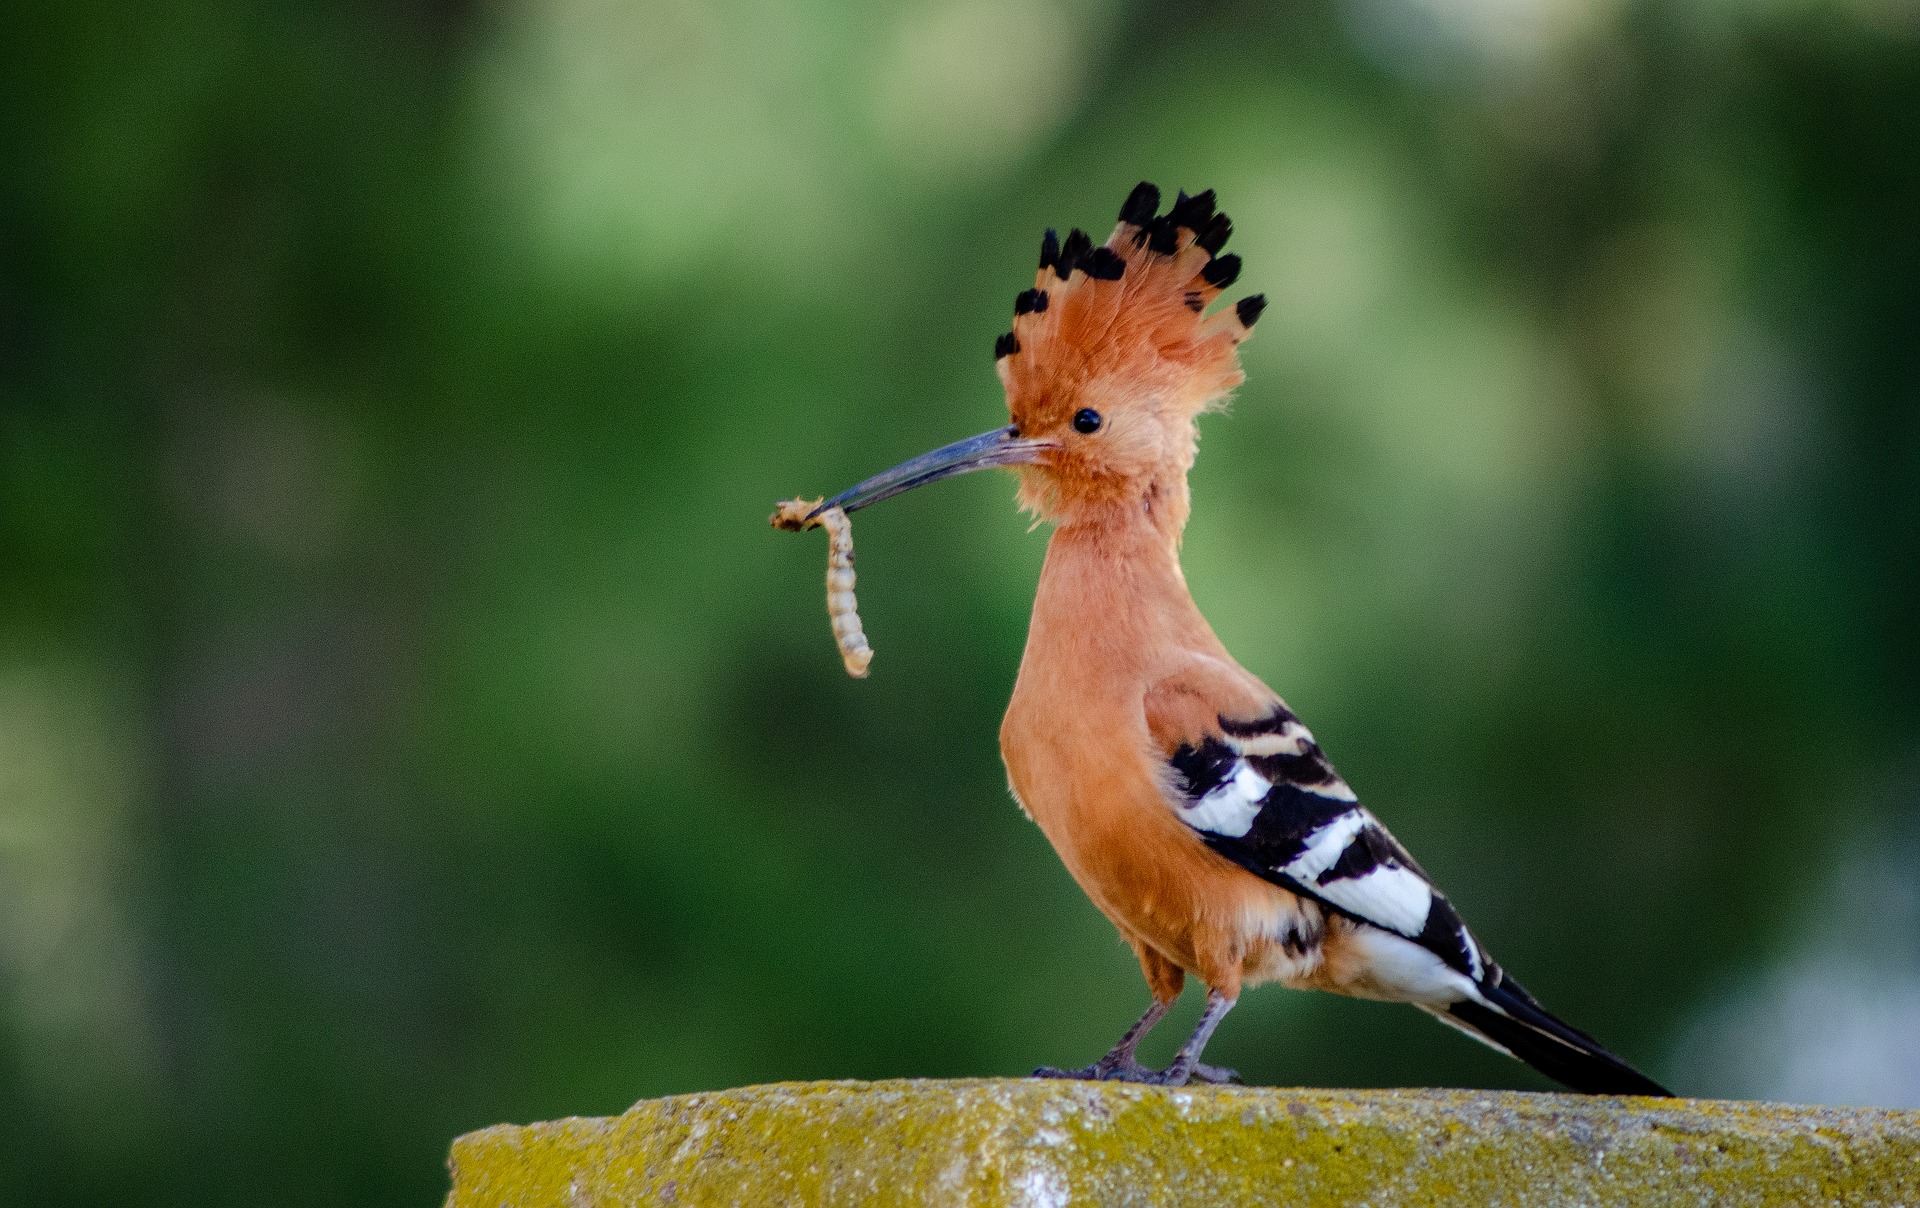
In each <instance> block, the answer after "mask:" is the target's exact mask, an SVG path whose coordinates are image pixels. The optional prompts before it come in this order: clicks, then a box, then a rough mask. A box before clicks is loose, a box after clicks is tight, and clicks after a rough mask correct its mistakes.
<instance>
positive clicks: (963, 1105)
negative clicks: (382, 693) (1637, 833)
mask: <svg viewBox="0 0 1920 1208" xmlns="http://www.w3.org/2000/svg"><path fill="white" fill-rule="evenodd" d="M448 1165H449V1167H450V1168H451V1169H452V1172H453V1192H452V1194H451V1195H450V1196H448V1198H447V1205H448V1208H502V1206H503V1205H505V1206H511V1208H545V1206H547V1205H551V1206H553V1208H589V1206H591V1208H611V1206H612V1205H638V1204H649V1205H651V1204H682V1205H705V1204H738V1205H746V1206H756V1208H757V1206H759V1205H780V1204H861V1205H887V1204H903V1205H904V1204H913V1205H920V1204H964V1205H978V1206H981V1208H987V1206H997V1205H1008V1206H1012V1205H1020V1206H1023V1208H1064V1206H1065V1205H1069V1204H1074V1205H1078V1204H1100V1205H1105V1204H1126V1205H1133V1204H1141V1205H1146V1204H1283V1205H1308V1204H1356V1203H1362V1202H1364V1203H1368V1204H1375V1205H1385V1204H1420V1205H1428V1204H1462V1205H1466V1204H1471V1205H1489V1204H1515V1205H1519V1204H1525V1205H1529V1206H1532V1205H1548V1204H1583V1205H1588V1204H1623V1205H1624V1204H1632V1205H1648V1204H1661V1205H1668V1204H1701V1205H1708V1204H1711V1205H1728V1204H1768V1205H1796V1206H1798V1205H1815V1204H1823V1205H1824V1204H1844V1205H1873V1204H1886V1205H1896V1204H1899V1205H1917V1204H1920V1112H1911V1111H1886V1110H1879V1109H1871V1108H1829V1107H1795V1106H1788V1105H1782V1104H1771V1103H1733V1102H1721V1101H1717V1100H1703V1099H1686V1100H1677V1101H1676V1100H1659V1099H1596V1098H1589V1097H1586V1096H1581V1095H1548V1094H1523V1093H1519V1092H1511V1091H1503V1092H1492V1091H1436V1090H1393V1091H1334V1090H1287V1089H1275V1088H1269V1087H1200V1088H1190V1089H1186V1090H1175V1091H1169V1090H1163V1089H1160V1088H1155V1087H1140V1086H1127V1085H1121V1084H1114V1083H1106V1084H1098V1085H1090V1084H1087V1083H1067V1082H1039V1081H988V1080H983V1081H967V1082H929V1081H897V1082H805V1083H784V1084H780V1085H776V1086H754V1087H745V1088H742V1089H740V1090H730V1091H715V1092H712V1093H708V1094H697V1095H678V1096H674V1097H673V1098H668V1099H652V1100H642V1101H641V1102H639V1103H637V1104H635V1105H634V1106H633V1108H632V1109H631V1110H630V1111H628V1112H627V1113H626V1114H625V1115H623V1116H619V1117H614V1118H608V1119H582V1118H575V1119H570V1120H559V1121H555V1122H552V1123H548V1124H531V1125H526V1126H524V1127H517V1126H513V1125H499V1126H496V1127H494V1128H487V1129H482V1130H480V1131H479V1132H474V1133H469V1134H467V1135H466V1136H464V1137H461V1138H460V1139H459V1140H457V1141H455V1142H454V1144H453V1154H452V1157H451V1158H450V1160H449V1162H448Z"/></svg>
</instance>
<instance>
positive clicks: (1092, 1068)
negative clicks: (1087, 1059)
mask: <svg viewBox="0 0 1920 1208" xmlns="http://www.w3.org/2000/svg"><path fill="white" fill-rule="evenodd" d="M1033 1076H1034V1077H1035V1078H1071V1079H1075V1080H1076V1081H1080V1082H1152V1081H1153V1080H1154V1079H1155V1078H1157V1077H1159V1074H1158V1073H1156V1072H1155V1071H1153V1070H1150V1069H1148V1068H1147V1067H1146V1066H1144V1065H1141V1064H1140V1063H1139V1062H1137V1061H1107V1060H1104V1059H1102V1060H1100V1061H1096V1062H1094V1063H1093V1064H1092V1065H1086V1066H1081V1067H1080V1068H1079V1069H1077V1070H1063V1069H1061V1068H1060V1067H1058V1066H1052V1065H1043V1066H1041V1067H1040V1068H1039V1069H1037V1070H1035V1071H1033Z"/></svg>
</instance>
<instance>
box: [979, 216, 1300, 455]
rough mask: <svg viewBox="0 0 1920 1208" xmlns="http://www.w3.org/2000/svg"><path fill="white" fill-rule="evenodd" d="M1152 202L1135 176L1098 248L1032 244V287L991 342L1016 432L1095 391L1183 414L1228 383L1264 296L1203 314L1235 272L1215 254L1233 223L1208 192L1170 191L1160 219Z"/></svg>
mask: <svg viewBox="0 0 1920 1208" xmlns="http://www.w3.org/2000/svg"><path fill="white" fill-rule="evenodd" d="M1159 206H1160V190H1159V189H1157V188H1155V187H1154V186H1153V185H1151V184H1149V183H1147V182H1146V181H1142V182H1140V184H1139V185H1137V186H1135V188H1134V190H1133V192H1132V193H1131V194H1129V195H1128V197H1127V203H1126V205H1125V206H1123V207H1121V210H1120V222H1119V225H1117V226H1115V227H1114V228H1113V234H1112V235H1111V236H1109V237H1108V239H1107V241H1106V243H1104V244H1102V245H1100V246H1098V247H1095V246H1094V244H1093V240H1092V239H1091V238H1090V237H1088V235H1087V234H1086V232H1084V231H1081V230H1077V229H1076V230H1073V231H1071V232H1069V233H1068V235H1067V237H1066V239H1065V240H1064V241H1062V240H1061V239H1060V238H1059V236H1058V235H1056V234H1055V233H1054V232H1053V231H1048V232H1047V233H1046V237H1045V238H1044V239H1042V240H1041V243H1040V269H1039V272H1038V273H1037V274H1035V276H1034V282H1033V288H1032V289H1029V290H1027V291H1025V292H1023V293H1022V294H1020V295H1019V296H1018V297H1017V298H1015V299H1014V303H1013V314H1014V318H1013V330H1012V331H1010V332H1007V333H1006V334H1005V335H1003V336H1001V337H1000V339H999V341H998V342H997V343H996V345H995V347H994V357H995V361H996V367H997V368H998V370H999V373H1000V381H1001V384H1002V385H1004V386H1005V387H1006V389H1007V401H1008V406H1009V407H1010V408H1011V409H1012V411H1013V414H1014V418H1015V420H1016V422H1018V423H1019V424H1020V426H1021V428H1022V429H1023V430H1025V429H1028V428H1032V429H1034V430H1036V431H1037V430H1042V429H1046V428H1050V427H1053V426H1056V425H1058V424H1060V423H1064V422H1065V421H1066V418H1067V417H1068V416H1070V415H1071V414H1073V412H1074V411H1075V410H1076V409H1077V408H1078V407H1079V406H1081V405H1082V404H1081V400H1082V399H1083V397H1084V396H1085V395H1087V394H1088V392H1089V390H1090V388H1094V387H1096V385H1104V386H1106V387H1107V388H1108V389H1122V390H1125V391H1126V392H1127V393H1128V394H1129V395H1131V396H1134V397H1146V396H1151V397H1152V398H1154V399H1155V401H1156V402H1157V403H1158V405H1160V406H1161V407H1165V408H1170V409H1174V410H1177V411H1179V412H1184V413H1185V414H1186V415H1188V416H1192V415H1197V414H1199V413H1200V412H1202V411H1204V410H1206V409H1208V408H1209V407H1214V406H1218V405H1220V404H1221V403H1223V402H1224V401H1225V400H1226V398H1227V396H1228V395H1229V394H1230V393H1232V391H1233V389H1234V387H1236V386H1238V385H1239V384H1240V382H1241V376H1242V375H1241V373H1240V358H1239V355H1238V352H1237V351H1236V349H1237V348H1238V346H1239V343H1240V341H1241V340H1244V339H1245V338H1246V337H1247V334H1248V332H1249V331H1251V330H1252V327H1253V324H1254V321H1255V320H1257V319H1258V318H1259V317H1260V312H1261V310H1262V309H1263V308H1264V307H1265V306H1266V299H1265V298H1263V297H1261V296H1260V295H1257V294H1256V295H1254V296H1252V297H1248V298H1242V299H1241V300H1240V301H1239V303H1237V304H1236V305H1234V306H1231V307H1228V308H1226V309H1224V310H1221V311H1219V312H1218V313H1215V314H1212V315H1209V314H1207V313H1206V311H1207V307H1208V306H1209V305H1210V304H1211V303H1212V302H1213V301H1214V300H1215V299H1216V298H1218V297H1219V296H1220V293H1221V291H1222V290H1224V289H1226V288H1227V287H1229V286H1231V285H1232V284H1233V282H1234V280H1235V279H1236V278H1237V277H1239V275H1240V257H1238V256H1235V255H1232V254H1231V253H1229V254H1226V255H1222V254H1221V252H1220V249H1221V247H1222V246H1224V245H1225V243H1226V242H1227V236H1228V235H1229V234H1230V233H1231V232H1232V230H1233V223H1232V222H1231V221H1230V220H1229V219H1228V218H1227V216H1226V215H1225V214H1222V213H1218V212H1216V211H1215V210H1214V198H1213V190H1211V189H1209V190H1207V191H1206V192H1204V193H1201V194H1199V195H1198V196H1195V197H1188V196H1187V195H1186V194H1185V193H1181V194H1180V195H1179V197H1178V199H1177V200H1175V201H1174V203H1173V206H1172V208H1170V209H1169V210H1168V211H1167V212H1166V213H1165V214H1158V213H1157V211H1158V209H1159Z"/></svg>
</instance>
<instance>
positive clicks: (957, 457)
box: [811, 427, 1053, 516]
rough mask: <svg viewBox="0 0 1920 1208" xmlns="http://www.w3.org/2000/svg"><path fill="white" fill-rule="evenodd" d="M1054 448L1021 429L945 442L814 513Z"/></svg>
mask: <svg viewBox="0 0 1920 1208" xmlns="http://www.w3.org/2000/svg"><path fill="white" fill-rule="evenodd" d="M1052 447H1053V442H1051V441H1046V440H1021V439H1020V432H1019V430H1018V429H1017V428H1012V427H1006V428H995V429H994V430H993V431H991V432H982V433H981V434H980V435H978V436H969V437H968V438H967V439H965V440H956V441H954V442H953V443H952V444H950V445H942V446H941V447H940V448H938V449H935V450H934V451H933V452H931V453H922V454H921V455H920V456H918V457H916V458H914V459H913V460H912V461H903V462H901V463H900V464H899V465H897V466H895V467H893V469H891V470H886V471H883V472H882V473H879V474H875V475H874V476H873V477H872V478H869V479H867V480H866V481H865V482H863V483H860V484H858V485H857V486H851V487H848V488H847V489H846V490H844V491H842V492H840V493H839V494H838V495H835V496H834V497H833V498H832V499H829V500H827V501H826V502H825V503H823V504H821V505H820V506H819V507H817V508H815V509H814V510H813V512H812V513H811V515H815V516H817V515H819V514H820V513H821V512H824V511H826V510H827V509H828V508H834V507H837V508H839V509H840V510H841V511H843V512H852V511H857V510H858V509H860V508H863V507H866V506H868V505H869V504H875V503H879V502H880V501H881V500H882V499H891V498H893V497H894V496H895V495H898V494H900V493H901V492H903V491H911V490H912V489H913V488H915V487H923V486H925V485H927V484H928V483H930V482H938V481H940V480H941V479H942V478H952V477H953V476H954V475H955V474H970V473H972V472H973V471H975V470H991V469H993V468H994V467H995V466H1022V465H1030V464H1032V463H1033V462H1035V461H1038V460H1039V459H1040V455H1041V453H1042V452H1043V451H1045V450H1047V449H1050V448H1052Z"/></svg>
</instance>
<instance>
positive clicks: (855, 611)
mask: <svg viewBox="0 0 1920 1208" xmlns="http://www.w3.org/2000/svg"><path fill="white" fill-rule="evenodd" d="M819 506H820V501H819V500H818V499H816V500H814V501H813V502H811V503H809V502H807V501H806V500H804V499H789V500H786V501H784V502H783V503H781V504H780V506H779V507H778V508H777V509H776V510H775V511H774V513H773V516H772V520H773V527H775V528H777V529H786V530H787V531H788V532H792V533H797V532H800V531H801V530H802V529H810V528H813V527H814V526H815V525H819V526H820V527H822V528H824V529H826V530H827V617H828V618H829V619H830V620H831V621H832V622H833V640H834V641H835V642H838V643H839V644H840V661H841V662H842V663H845V664H846V667H847V674H848V675H851V676H852V677H853V678H855V679H865V678H867V665H868V664H869V663H871V662H873V647H871V646H869V645H867V635H866V634H865V633H863V632H861V630H860V612H859V605H858V603H856V602H855V600H854V598H853V521H851V520H849V519H847V514H846V513H845V512H843V511H841V510H840V509H839V508H828V509H827V510H826V511H824V512H821V513H820V514H819V515H817V516H815V515H813V514H812V513H813V509H815V508H817V507H819Z"/></svg>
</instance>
